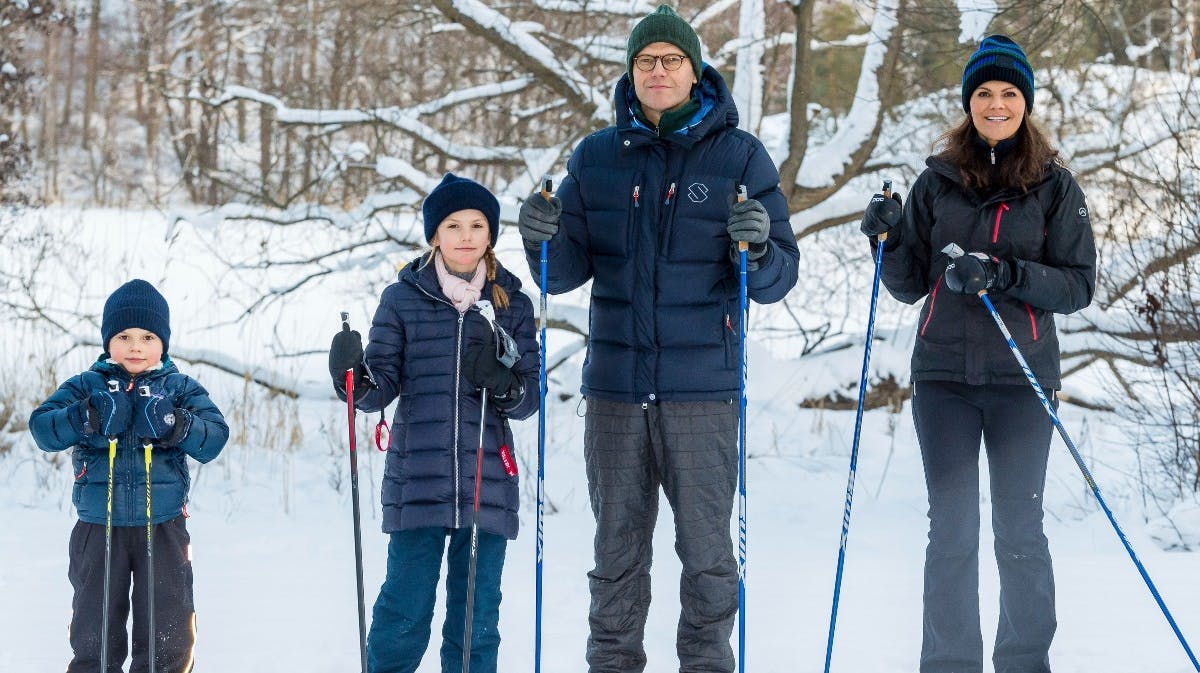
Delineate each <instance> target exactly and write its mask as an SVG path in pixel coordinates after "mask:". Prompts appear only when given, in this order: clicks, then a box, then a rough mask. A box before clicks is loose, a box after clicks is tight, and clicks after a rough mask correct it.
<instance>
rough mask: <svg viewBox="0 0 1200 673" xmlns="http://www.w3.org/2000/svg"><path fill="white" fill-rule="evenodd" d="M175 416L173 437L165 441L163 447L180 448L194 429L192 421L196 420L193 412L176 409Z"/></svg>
mask: <svg viewBox="0 0 1200 673" xmlns="http://www.w3.org/2000/svg"><path fill="white" fill-rule="evenodd" d="M174 414H175V429H174V430H172V431H171V436H170V437H168V438H167V439H166V440H165V441H163V443H162V445H163V446H179V444H180V443H181V442H183V439H184V437H187V435H188V432H190V431H191V429H192V420H193V419H195V416H193V415H192V412H190V411H188V410H187V409H176V410H175V412H174Z"/></svg>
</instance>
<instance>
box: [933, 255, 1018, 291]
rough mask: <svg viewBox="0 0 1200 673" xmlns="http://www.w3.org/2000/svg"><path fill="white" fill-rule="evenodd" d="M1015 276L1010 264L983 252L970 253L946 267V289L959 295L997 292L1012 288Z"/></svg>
mask: <svg viewBox="0 0 1200 673" xmlns="http://www.w3.org/2000/svg"><path fill="white" fill-rule="evenodd" d="M1015 276H1016V274H1015V273H1014V272H1013V268H1012V263H1011V262H1009V261H1007V260H1002V259H998V258H996V257H993V256H991V255H988V254H987V253H984V252H971V253H967V254H965V255H963V256H961V257H958V258H956V259H954V260H953V261H951V262H950V265H949V266H947V267H946V288H947V289H949V290H950V291H951V292H957V293H959V294H978V293H979V292H980V291H982V290H994V291H997V292H1000V291H1003V290H1007V289H1008V288H1010V287H1012V284H1013V280H1014V279H1015Z"/></svg>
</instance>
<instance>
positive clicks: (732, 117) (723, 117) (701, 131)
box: [613, 63, 738, 139]
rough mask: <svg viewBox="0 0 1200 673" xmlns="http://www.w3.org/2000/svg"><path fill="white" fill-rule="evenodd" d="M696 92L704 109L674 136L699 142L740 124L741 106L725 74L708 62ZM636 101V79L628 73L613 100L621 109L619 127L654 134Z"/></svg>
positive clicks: (619, 84)
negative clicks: (640, 116) (640, 115)
mask: <svg viewBox="0 0 1200 673" xmlns="http://www.w3.org/2000/svg"><path fill="white" fill-rule="evenodd" d="M692 92H693V94H695V95H696V97H697V98H698V99H699V100H700V109H699V110H698V111H697V112H696V114H695V116H693V117H692V119H691V120H690V121H688V123H687V124H685V125H684V126H683V128H681V129H679V130H678V131H676V132H675V133H673V134H671V135H673V136H674V135H681V136H685V137H690V138H693V139H699V138H703V137H704V136H706V135H708V134H710V133H713V132H714V131H717V130H720V129H722V128H725V127H727V126H735V127H736V126H737V125H738V112H737V106H736V105H734V103H733V96H732V95H730V93H729V87H727V86H726V85H725V80H724V78H722V77H721V74H720V73H718V72H717V71H716V69H715V68H713V67H712V66H711V65H708V64H707V63H706V64H705V65H704V70H703V71H701V73H700V81H699V82H698V83H697V84H696V85H695V86H694V87H692ZM636 102H637V93H636V92H635V91H634V89H633V80H632V79H630V77H629V73H625V74H624V75H622V76H621V79H620V80H618V81H617V88H616V92H615V95H614V97H613V105H614V107H615V108H616V110H617V128H619V129H621V130H627V129H641V130H644V131H647V132H649V133H653V132H654V131H653V129H650V128H647V127H646V125H645V124H643V123H642V122H641V120H639V119H638V118H637V116H636V115H634V113H633V109H634V103H636Z"/></svg>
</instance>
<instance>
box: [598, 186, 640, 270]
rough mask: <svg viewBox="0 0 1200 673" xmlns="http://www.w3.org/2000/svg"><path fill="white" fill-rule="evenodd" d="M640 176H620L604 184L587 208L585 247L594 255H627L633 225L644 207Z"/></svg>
mask: <svg viewBox="0 0 1200 673" xmlns="http://www.w3.org/2000/svg"><path fill="white" fill-rule="evenodd" d="M643 182H644V180H643V174H642V173H640V172H631V173H622V174H618V175H617V176H615V179H611V176H610V179H607V180H605V181H604V184H605V188H604V189H601V190H597V192H596V193H595V194H594V195H592V196H593V197H594V198H592V199H590V200H591V201H592V203H591V204H589V205H588V213H587V228H588V247H589V249H590V250H591V252H592V253H593V254H595V255H600V256H609V257H625V256H627V255H628V254H629V250H630V247H631V241H632V239H633V231H634V225H635V223H636V222H637V221H638V217H639V215H640V213H641V210H642V208H643V207H645V205H646V204H645V199H646V197H645V195H644V194H643V192H644V190H645V187H644V185H643Z"/></svg>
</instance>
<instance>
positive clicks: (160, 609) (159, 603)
mask: <svg viewBox="0 0 1200 673" xmlns="http://www.w3.org/2000/svg"><path fill="white" fill-rule="evenodd" d="M184 521H185V518H184V517H182V516H179V517H176V518H174V519H172V520H170V521H166V522H163V523H161V524H158V525H156V526H155V527H154V608H155V609H154V626H155V630H156V631H157V636H158V638H157V641H156V643H155V660H156V664H157V666H156V670H157V671H159V672H160V673H187V672H188V671H191V670H192V648H193V646H194V645H195V642H196V634H195V608H194V606H193V603H192V562H191V558H190V556H191V555H190V553H189V545H190V543H191V537H190V536H189V535H188V532H187V526H186V524H185V523H184ZM70 555H71V565H70V569H69V571H68V575H69V577H70V578H71V586H73V587H74V588H75V598H74V600H73V601H72V606H71V607H72V615H71V649H72V650H74V652H75V657H74V658H73V659H72V660H71V663H70V664H69V665H68V666H67V673H101V671H102V669H101V667H100V633H101V631H102V628H101V625H102V624H103V617H102V612H101V610H102V606H103V603H104V526H103V525H97V524H92V523H84V522H82V521H80V522H78V523H76V524H75V529H74V530H73V531H71V547H70ZM146 571H147V562H146V527H145V526H130V527H126V526H119V527H118V526H114V527H113V529H112V571H111V575H110V577H111V578H112V579H111V586H110V588H109V592H110V593H109V612H108V614H109V617H108V620H109V621H108V659H109V661H108V668H107V670H104V671H103V673H120V671H121V670H122V665H123V664H124V662H125V656H126V655H127V654H128V652H129V644H128V637H127V635H126V633H125V624H126V621H127V619H128V617H129V608H130V597H131V596H132V598H133V661H132V664H131V665H130V668H129V673H144V672H145V671H148V670H150V666H149V661H148V660H147V659H148V652H149V642H148V636H149V633H148V628H149V627H148V624H147V615H148V606H147V596H146ZM131 584H132V589H133V591H132V593H131V592H130V585H131Z"/></svg>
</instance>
